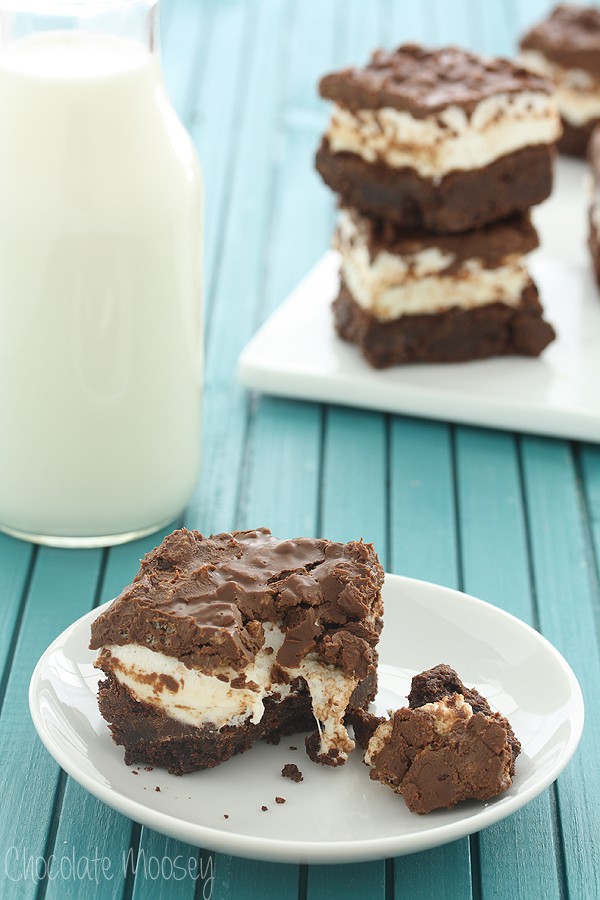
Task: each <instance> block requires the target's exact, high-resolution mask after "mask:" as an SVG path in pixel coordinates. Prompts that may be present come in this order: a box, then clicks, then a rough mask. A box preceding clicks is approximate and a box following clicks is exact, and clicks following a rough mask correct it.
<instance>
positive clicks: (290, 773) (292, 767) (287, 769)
mask: <svg viewBox="0 0 600 900" xmlns="http://www.w3.org/2000/svg"><path fill="white" fill-rule="evenodd" d="M281 774H282V776H283V777H284V778H291V779H292V781H295V782H299V781H304V775H303V774H302V772H301V771H300V769H299V768H298V766H297V765H296V763H286V764H285V766H284V767H283V769H282V770H281Z"/></svg>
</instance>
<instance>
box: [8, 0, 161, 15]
mask: <svg viewBox="0 0 600 900" xmlns="http://www.w3.org/2000/svg"><path fill="white" fill-rule="evenodd" d="M158 2H159V0H0V12H9V13H25V14H28V13H31V14H33V15H38V14H39V15H44V16H78V17H82V18H83V17H84V16H93V15H96V14H98V13H103V12H110V11H117V10H119V9H130V8H133V7H136V6H139V7H146V8H148V9H150V8H151V7H153V6H156V5H157V4H158Z"/></svg>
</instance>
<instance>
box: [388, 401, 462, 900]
mask: <svg viewBox="0 0 600 900" xmlns="http://www.w3.org/2000/svg"><path fill="white" fill-rule="evenodd" d="M453 476H454V469H453V449H452V432H451V429H450V428H449V426H447V425H444V424H442V423H439V422H423V421H420V420H416V419H408V418H404V417H398V416H395V417H394V418H393V419H392V428H391V451H390V488H389V490H390V534H391V538H390V539H391V567H390V568H391V571H393V572H398V573H399V574H401V575H409V576H411V577H413V578H421V579H423V580H426V581H434V582H436V583H438V584H445V585H447V586H448V587H459V580H460V576H459V569H458V535H457V532H456V509H455V503H454V487H453V480H454V478H453ZM394 891H395V893H394V896H396V897H397V898H403V897H411V898H415V900H416V898H429V897H452V898H456V900H468V898H470V897H471V862H470V851H469V841H468V839H466V838H465V839H463V840H460V841H455V842H454V843H452V844H448V845H447V846H445V847H438V848H436V849H434V850H429V851H426V852H424V853H419V854H415V855H413V856H404V857H399V858H398V859H396V860H395V861H394Z"/></svg>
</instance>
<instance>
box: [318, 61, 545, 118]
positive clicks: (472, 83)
mask: <svg viewBox="0 0 600 900" xmlns="http://www.w3.org/2000/svg"><path fill="white" fill-rule="evenodd" d="M551 90H552V87H551V85H550V84H549V82H548V81H547V80H546V79H545V78H541V77H540V76H538V75H534V74H533V73H532V72H529V71H528V70H527V69H524V68H522V67H520V66H517V65H515V64H514V63H512V62H510V61H509V60H507V59H484V58H483V57H481V56H477V55H475V54H474V53H469V52H468V51H466V50H461V49H460V48H458V47H442V48H440V49H437V50H427V49H425V48H423V47H419V46H417V45H416V44H404V45H402V46H401V47H398V49H397V50H394V51H393V52H390V51H386V50H376V51H375V53H374V54H373V55H372V57H371V59H370V61H369V63H368V65H367V66H366V67H365V68H362V69H359V68H348V69H342V70H341V71H339V72H333V73H331V74H329V75H325V76H324V77H323V78H322V79H321V81H320V84H319V91H320V94H321V96H322V97H325V99H327V100H333V101H335V102H336V103H338V104H340V105H341V106H345V107H347V108H348V109H350V110H352V111H356V110H359V109H379V108H381V107H392V108H393V109H398V110H404V111H406V112H409V113H410V114H411V115H412V116H415V117H416V118H424V117H425V116H429V115H432V114H435V113H437V112H441V111H442V110H444V109H446V107H448V106H460V107H461V108H462V109H464V110H465V112H467V113H471V112H472V111H473V109H474V108H475V107H476V106H477V104H478V103H480V102H481V100H485V99H486V98H487V97H492V96H494V95H496V94H515V93H519V92H521V91H538V92H540V91H541V92H543V93H546V94H548V93H550V92H551Z"/></svg>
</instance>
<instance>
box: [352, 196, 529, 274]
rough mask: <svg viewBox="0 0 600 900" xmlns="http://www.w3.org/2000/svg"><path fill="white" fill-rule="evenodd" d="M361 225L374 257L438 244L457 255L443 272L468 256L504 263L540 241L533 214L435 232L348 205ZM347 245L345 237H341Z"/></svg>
mask: <svg viewBox="0 0 600 900" xmlns="http://www.w3.org/2000/svg"><path fill="white" fill-rule="evenodd" d="M345 212H347V213H348V214H349V215H350V217H351V218H352V220H353V222H354V224H355V226H356V228H357V238H356V239H357V240H358V241H360V243H361V244H362V243H365V244H366V245H367V248H368V250H369V255H370V257H371V260H374V259H375V257H376V256H377V254H378V253H381V252H385V253H392V254H395V255H397V256H404V257H405V256H411V255H413V254H416V253H422V252H423V251H424V250H428V249H429V248H431V247H435V248H437V249H438V250H441V251H442V252H445V253H452V254H453V256H454V259H453V260H452V261H451V262H449V264H448V266H447V267H446V268H445V269H441V270H440V274H443V275H452V274H454V273H455V272H456V271H457V270H458V269H459V268H461V266H462V265H463V264H464V262H465V260H467V259H477V260H479V261H480V262H481V264H482V265H483V266H484V268H486V269H494V268H496V267H497V266H500V265H502V264H503V262H504V261H505V260H506V258H507V257H509V256H514V255H522V254H526V253H531V251H532V250H535V248H536V247H537V246H538V244H539V240H538V235H537V232H536V230H535V228H534V227H533V225H532V223H531V219H530V217H529V214H523V215H516V216H511V218H508V219H504V220H502V221H500V222H494V223H492V224H490V225H484V226H483V227H481V228H475V229H473V230H472V231H467V232H464V233H463V234H431V233H429V232H426V231H420V230H417V229H412V230H411V229H408V230H407V229H406V228H403V227H401V226H400V225H398V224H397V223H395V222H393V221H391V220H390V219H383V218H378V217H375V216H363V215H361V214H360V213H359V212H358V210H356V209H349V208H348V209H346V210H345ZM338 245H341V246H342V247H343V241H340V240H338Z"/></svg>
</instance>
